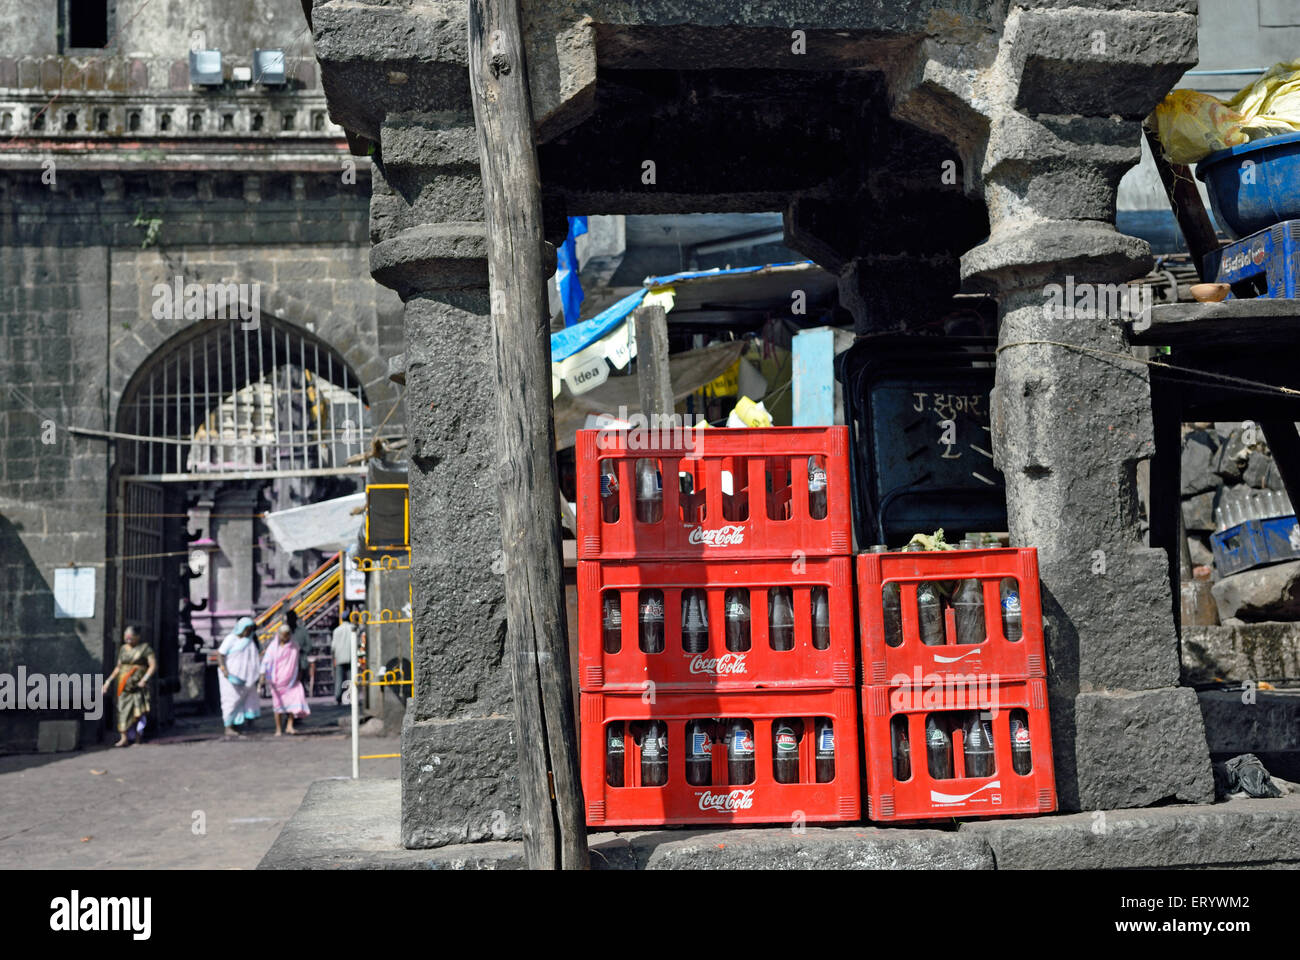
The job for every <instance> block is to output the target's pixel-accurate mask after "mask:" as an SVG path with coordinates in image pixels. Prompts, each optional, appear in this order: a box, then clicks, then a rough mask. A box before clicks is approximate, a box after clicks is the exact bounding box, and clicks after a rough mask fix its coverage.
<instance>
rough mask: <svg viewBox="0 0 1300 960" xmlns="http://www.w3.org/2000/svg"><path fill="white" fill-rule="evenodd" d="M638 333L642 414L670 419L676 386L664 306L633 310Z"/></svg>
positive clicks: (637, 370)
mask: <svg viewBox="0 0 1300 960" xmlns="http://www.w3.org/2000/svg"><path fill="white" fill-rule="evenodd" d="M632 330H633V332H634V333H635V334H636V377H637V394H638V396H639V397H640V400H641V412H642V413H644V414H645V415H646V417H647V418H648V417H649V416H650V415H651V414H654V413H657V414H659V415H660V416H671V415H672V412H673V407H674V403H673V384H672V379H671V377H670V376H669V372H668V315H667V313H666V312H665V311H664V308H663V307H660V306H650V307H637V308H636V309H635V310H633V311H632Z"/></svg>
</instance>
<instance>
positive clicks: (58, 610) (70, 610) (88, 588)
mask: <svg viewBox="0 0 1300 960" xmlns="http://www.w3.org/2000/svg"><path fill="white" fill-rule="evenodd" d="M54 616H55V617H61V618H64V619H67V618H69V617H76V618H80V619H92V618H93V617H94V616H95V568H94V567H59V568H57V569H56V570H55V571H54Z"/></svg>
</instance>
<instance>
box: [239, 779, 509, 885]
mask: <svg viewBox="0 0 1300 960" xmlns="http://www.w3.org/2000/svg"><path fill="white" fill-rule="evenodd" d="M401 798H402V795H401V784H400V782H399V781H398V780H348V779H335V780H317V781H316V782H315V783H313V784H312V785H311V786H310V787H308V788H307V795H306V796H305V797H303V801H302V805H301V806H300V807H299V808H298V809H297V811H296V812H295V813H294V815H293V817H292V818H291V819H290V820H289V822H288V823H287V824H285V826H284V829H283V830H281V831H280V835H279V836H278V837H276V838H275V843H273V844H271V849H270V850H268V851H267V852H266V855H265V856H264V857H262V861H261V863H259V864H258V865H257V869H259V870H304V869H307V870H440V869H448V870H512V869H514V870H518V869H523V866H524V846H523V844H522V843H468V844H457V845H455V846H447V847H441V848H438V849H434V850H406V849H404V848H403V847H402V844H401Z"/></svg>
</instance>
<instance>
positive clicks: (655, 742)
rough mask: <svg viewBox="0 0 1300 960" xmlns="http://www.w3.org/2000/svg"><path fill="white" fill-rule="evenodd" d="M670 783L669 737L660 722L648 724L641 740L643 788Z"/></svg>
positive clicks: (654, 721)
mask: <svg viewBox="0 0 1300 960" xmlns="http://www.w3.org/2000/svg"><path fill="white" fill-rule="evenodd" d="M667 782H668V735H667V731H666V730H665V729H664V725H663V724H662V723H660V722H659V721H658V720H651V721H650V722H649V723H647V724H646V727H645V734H644V736H642V738H641V786H643V787H662V786H663V785H664V784H665V783H667Z"/></svg>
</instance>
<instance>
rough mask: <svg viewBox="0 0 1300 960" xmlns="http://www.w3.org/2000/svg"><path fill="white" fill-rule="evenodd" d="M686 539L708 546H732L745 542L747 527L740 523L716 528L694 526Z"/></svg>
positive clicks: (689, 541) (692, 542)
mask: <svg viewBox="0 0 1300 960" xmlns="http://www.w3.org/2000/svg"><path fill="white" fill-rule="evenodd" d="M686 540H687V542H688V543H691V544H695V545H698V544H701V543H702V544H704V545H705V546H706V547H730V546H732V545H736V544H741V543H744V542H745V528H744V527H743V526H741V525H740V524H738V523H733V524H728V525H727V526H725V527H718V529H716V530H704V529H702V528H701V527H694V528H693V529H692V530H691V532H690V535H689V536H688V537H687V538H686Z"/></svg>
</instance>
